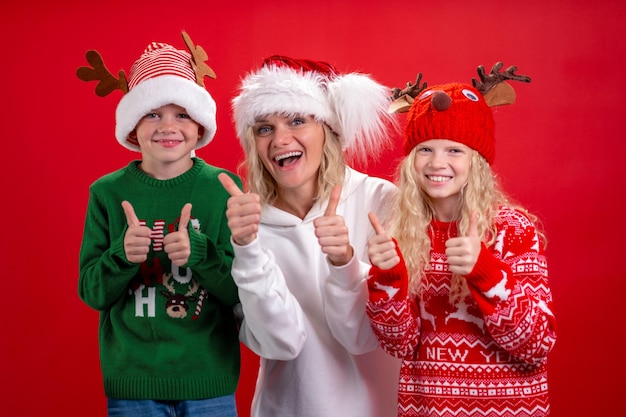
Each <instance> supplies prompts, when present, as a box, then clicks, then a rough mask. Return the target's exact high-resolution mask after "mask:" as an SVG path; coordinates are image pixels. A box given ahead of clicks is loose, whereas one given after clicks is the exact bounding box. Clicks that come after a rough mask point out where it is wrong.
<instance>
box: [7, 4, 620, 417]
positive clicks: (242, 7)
mask: <svg viewBox="0 0 626 417" xmlns="http://www.w3.org/2000/svg"><path fill="white" fill-rule="evenodd" d="M263 3H264V2H261V1H256V0H242V1H204V2H196V3H193V2H171V1H161V0H153V1H149V2H148V1H143V0H136V1H125V2H122V1H116V0H110V1H107V2H100V3H93V2H82V1H81V2H79V1H65V2H48V1H37V0H22V1H13V0H10V1H6V0H5V1H3V2H2V5H1V6H0V34H1V36H2V38H1V39H2V44H3V48H2V65H0V85H1V89H0V97H1V100H0V106H2V107H1V109H2V111H1V116H2V117H1V123H0V126H2V127H1V130H2V131H3V132H4V133H3V134H2V138H1V139H0V141H1V143H2V146H3V149H4V152H3V154H2V156H3V160H2V162H1V163H0V178H1V180H2V188H1V192H2V202H3V203H2V205H1V206H0V207H1V210H2V213H1V214H2V218H4V219H5V220H6V227H5V229H4V230H5V232H4V235H3V236H2V239H0V256H1V257H2V258H1V263H2V264H3V265H5V266H6V267H7V268H5V269H4V270H3V273H2V285H1V288H2V293H3V294H4V299H3V302H2V303H0V309H1V310H0V317H1V319H0V320H1V322H0V323H1V325H0V331H1V332H2V336H0V375H1V376H2V389H0V415H3V416H9V415H10V416H61V415H63V416H67V415H89V416H94V417H98V416H105V415H106V411H105V398H104V395H103V390H102V383H101V375H100V368H99V363H98V345H97V322H98V313H97V312H96V311H93V310H91V309H89V308H88V307H87V306H86V305H84V304H83V303H82V302H81V301H80V300H79V298H78V296H77V280H78V250H79V246H80V240H81V236H82V226H83V220H84V214H85V209H86V204H87V198H88V187H89V184H90V183H91V182H93V181H94V180H95V179H97V178H98V177H100V176H101V175H103V174H105V173H107V172H110V171H112V170H115V169H117V168H119V167H121V166H123V165H125V164H126V163H127V162H128V161H129V159H131V158H135V157H137V156H138V155H137V154H134V153H131V152H129V151H127V150H125V149H124V148H122V147H121V146H119V145H118V144H117V142H116V140H115V138H114V110H115V107H116V105H117V102H118V101H119V99H120V97H121V93H120V92H115V93H113V94H112V95H111V96H108V97H106V98H99V97H97V96H96V95H95V94H94V92H93V91H94V87H95V84H94V83H89V84H87V83H84V82H82V81H79V80H78V79H77V78H76V76H75V70H76V68H77V67H79V66H82V65H84V64H85V63H86V61H85V58H84V53H85V51H86V50H87V49H90V48H93V49H98V50H99V51H100V52H101V53H102V55H103V57H104V61H105V63H106V64H107V66H108V68H109V69H110V70H111V71H112V72H114V73H117V71H118V70H120V69H123V70H125V71H126V72H128V70H129V69H130V65H131V64H132V62H133V61H134V60H135V59H136V58H138V56H139V55H140V53H141V52H142V51H143V49H144V48H145V46H146V45H147V44H148V43H149V42H151V41H153V40H154V41H162V42H167V43H171V44H173V45H175V46H177V47H179V48H184V44H183V42H182V39H181V37H180V32H181V30H186V31H188V32H189V34H190V35H191V37H192V39H193V40H194V41H195V43H197V44H200V45H202V46H203V47H204V48H205V50H206V51H207V53H208V55H209V65H210V66H211V67H212V68H213V69H214V70H215V72H216V73H217V79H216V80H207V86H208V88H209V90H210V91H211V94H212V95H213V96H214V98H215V100H216V102H217V103H218V120H217V122H218V132H217V136H216V139H215V140H214V141H213V142H212V143H211V144H210V145H209V146H208V147H206V148H204V149H202V150H200V151H199V153H198V154H199V156H201V157H203V158H204V159H205V160H207V162H209V163H212V164H216V165H221V166H224V167H226V168H228V169H231V170H235V169H236V165H237V163H238V162H239V161H240V160H241V158H242V152H241V150H240V148H239V146H238V143H237V140H236V139H235V132H234V128H233V125H232V123H231V112H230V104H229V103H230V99H231V98H232V96H233V93H234V91H235V89H236V86H237V83H238V80H239V79H240V77H241V76H242V75H243V74H244V73H245V72H247V71H248V70H250V69H251V68H253V67H256V66H257V65H259V64H260V62H261V60H262V59H263V58H264V57H265V56H268V55H270V54H285V55H290V56H293V57H298V58H311V59H321V60H326V61H329V62H332V63H333V64H335V65H336V66H337V67H338V68H339V69H340V70H342V71H363V72H368V73H370V74H372V75H373V76H374V77H375V78H376V79H378V80H379V81H380V82H382V83H384V84H386V85H389V86H391V87H393V86H404V84H405V83H406V82H407V81H409V80H411V81H412V80H414V79H415V76H416V74H417V72H422V73H423V74H424V80H425V81H427V82H428V83H429V84H431V85H432V84H438V83H444V82H449V81H462V82H470V80H471V78H472V77H474V76H476V72H475V69H476V66H477V65H479V64H482V65H485V67H487V68H490V67H491V65H492V64H493V63H494V62H496V61H498V60H501V61H503V62H504V64H505V66H508V65H517V66H518V67H519V71H518V72H519V73H520V74H527V75H530V76H531V77H532V79H533V81H532V83H531V84H521V83H513V85H514V87H515V88H516V91H517V93H518V100H517V103H516V104H515V105H513V106H508V107H502V108H499V109H498V110H497V112H496V114H495V118H496V132H497V133H496V135H497V154H496V160H495V165H494V169H495V170H496V171H497V172H498V173H499V175H500V177H501V179H502V181H503V183H504V185H505V186H506V188H507V189H508V190H509V191H510V192H511V193H512V194H513V195H514V196H515V197H516V198H518V199H519V200H521V201H522V202H523V203H524V204H525V205H527V206H528V207H529V208H530V209H531V210H533V211H534V212H536V213H537V214H539V215H540V216H541V218H542V219H543V221H544V225H545V228H546V230H547V233H548V237H549V247H548V256H549V265H550V283H551V286H552V291H553V295H554V299H555V308H556V314H557V319H558V326H559V327H558V332H559V336H558V337H559V338H558V342H557V345H556V348H555V350H554V351H553V353H552V355H551V358H550V365H549V372H550V385H551V395H552V406H553V414H552V415H553V416H554V417H566V416H567V417H571V416H618V415H622V416H623V415H626V403H625V400H624V393H623V389H624V371H625V370H626V361H624V358H623V353H624V347H623V343H622V340H623V338H624V329H625V328H626V326H625V325H624V319H625V318H626V317H625V313H624V301H623V300H624V294H625V290H626V283H625V280H624V278H626V273H625V272H624V266H623V265H624V264H623V258H622V256H623V252H624V249H623V248H624V244H623V238H624V235H625V233H624V232H625V227H624V223H625V222H624V219H623V214H624V212H623V210H622V209H620V207H622V201H623V199H624V194H625V193H624V190H625V187H624V179H625V178H626V176H625V171H624V167H625V165H626V164H625V163H624V156H625V151H626V144H625V143H624V140H625V139H626V135H625V133H626V129H625V127H626V126H625V123H626V122H625V120H626V118H625V117H624V110H625V106H624V105H623V97H624V91H625V89H624V84H625V81H626V80H625V78H624V77H623V72H624V71H623V66H622V62H623V60H624V55H625V53H626V47H625V46H626V30H625V28H624V26H625V21H626V19H625V17H626V13H625V11H626V7H625V6H624V3H623V2H622V1H619V0H611V1H595V2H589V1H586V0H579V1H569V2H566V1H545V0H540V1H536V0H532V1H521V2H520V1H516V2H513V1H498V2H484V1H483V2H479V1H473V0H448V1H445V2H444V1H441V2H438V1H431V2H420V1H416V0H412V1H394V0H389V1H379V2H367V1H362V0H352V1H346V2H340V1H337V0H318V1H315V2H308V3H305V2H294V1H290V0H289V1H287V0H285V1H273V2H265V3H267V4H263ZM296 3H299V4H298V5H296ZM370 4H371V5H370ZM399 155H400V154H399V152H398V151H394V152H390V153H388V154H387V155H385V156H384V157H383V158H382V160H381V161H379V162H378V163H375V164H370V165H369V167H368V168H367V170H368V171H369V172H370V173H371V174H374V175H379V176H383V177H386V178H391V175H392V172H393V168H394V167H395V164H396V161H397V158H398V157H399ZM620 259H622V261H620ZM256 370H257V359H256V358H255V357H254V356H253V355H252V354H251V353H250V352H249V351H247V350H245V349H244V354H243V369H242V375H241V382H240V386H239V390H238V392H237V399H238V403H239V406H240V416H241V417H247V416H248V414H249V403H250V399H251V395H252V390H253V386H254V380H255V377H256Z"/></svg>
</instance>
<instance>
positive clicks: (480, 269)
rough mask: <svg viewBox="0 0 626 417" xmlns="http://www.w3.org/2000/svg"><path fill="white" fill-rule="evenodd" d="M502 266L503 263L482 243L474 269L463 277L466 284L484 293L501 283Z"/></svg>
mask: <svg viewBox="0 0 626 417" xmlns="http://www.w3.org/2000/svg"><path fill="white" fill-rule="evenodd" d="M502 266H503V263H502V262H501V261H500V260H498V259H497V258H496V257H495V256H493V254H492V253H491V251H490V250H489V249H487V247H486V246H485V244H484V243H482V244H481V248H480V254H479V255H478V260H477V261H476V265H474V269H472V272H470V273H469V274H468V275H466V276H465V278H466V279H467V283H468V284H470V285H472V286H474V288H476V289H478V290H479V291H481V292H483V293H486V292H488V291H489V290H491V289H492V288H494V287H495V286H496V285H498V284H499V283H500V282H501V281H502V277H503V276H504V275H503V273H502Z"/></svg>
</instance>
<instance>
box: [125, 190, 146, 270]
mask: <svg viewBox="0 0 626 417" xmlns="http://www.w3.org/2000/svg"><path fill="white" fill-rule="evenodd" d="M122 208H123V209H124V214H125V215H126V223H127V224H128V228H127V229H126V234H125V235H124V252H125V253H126V259H128V261H129V262H132V263H134V264H140V263H142V262H143V261H145V260H146V259H148V252H150V243H151V242H152V239H151V238H150V235H151V234H152V230H150V228H149V227H147V226H142V225H141V224H140V223H139V219H138V218H137V216H136V215H135V209H134V208H133V206H132V205H131V204H130V203H129V202H128V201H122Z"/></svg>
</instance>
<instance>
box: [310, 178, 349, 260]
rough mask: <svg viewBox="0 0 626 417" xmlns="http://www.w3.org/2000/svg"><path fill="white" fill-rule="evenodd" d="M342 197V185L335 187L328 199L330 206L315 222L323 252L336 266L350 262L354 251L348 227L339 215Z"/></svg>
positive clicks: (316, 232) (316, 233)
mask: <svg viewBox="0 0 626 417" xmlns="http://www.w3.org/2000/svg"><path fill="white" fill-rule="evenodd" d="M340 197H341V185H337V186H335V188H333V190H332V192H331V193H330V197H329V199H328V206H327V207H326V211H325V212H324V215H323V216H322V217H318V218H317V219H315V220H314V221H313V225H314V226H315V236H317V241H318V242H319V244H320V246H321V248H322V252H323V253H325V254H326V256H328V260H329V261H330V263H331V264H333V265H335V266H340V265H345V264H347V263H348V262H350V259H352V255H353V253H354V251H353V250H352V246H350V237H349V235H348V227H347V226H346V223H345V221H344V219H343V216H338V215H337V206H338V205H339V198H340Z"/></svg>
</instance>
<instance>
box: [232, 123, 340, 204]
mask: <svg viewBox="0 0 626 417" xmlns="http://www.w3.org/2000/svg"><path fill="white" fill-rule="evenodd" d="M318 123H321V122H318ZM322 126H323V128H324V148H323V155H322V161H321V163H320V167H319V169H318V172H317V185H318V187H317V196H316V197H315V198H316V199H317V200H320V201H324V200H326V199H327V198H328V197H329V196H330V192H331V191H332V189H333V187H334V186H335V185H337V184H342V183H343V180H344V177H345V173H346V161H345V159H344V154H343V150H342V147H341V142H340V141H339V138H338V137H337V135H336V134H335V133H334V132H333V131H332V130H331V129H330V128H329V127H328V126H327V125H326V124H324V123H322ZM245 140H246V146H245V151H246V159H245V160H244V161H243V162H242V163H241V165H240V166H239V174H240V175H241V176H242V177H243V178H244V179H245V182H246V184H247V188H248V191H250V192H253V193H256V194H258V195H259V196H260V197H261V203H262V204H264V205H272V204H274V203H275V202H276V199H277V198H278V184H277V183H276V180H274V178H273V177H272V175H271V174H270V172H269V171H268V170H267V168H265V165H263V161H261V158H260V157H259V154H258V153H257V150H256V145H255V139H254V130H253V128H252V126H250V127H248V129H247V130H246V138H245Z"/></svg>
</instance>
